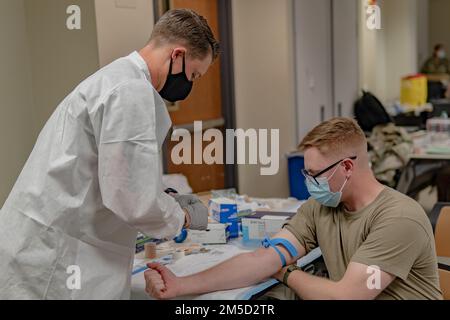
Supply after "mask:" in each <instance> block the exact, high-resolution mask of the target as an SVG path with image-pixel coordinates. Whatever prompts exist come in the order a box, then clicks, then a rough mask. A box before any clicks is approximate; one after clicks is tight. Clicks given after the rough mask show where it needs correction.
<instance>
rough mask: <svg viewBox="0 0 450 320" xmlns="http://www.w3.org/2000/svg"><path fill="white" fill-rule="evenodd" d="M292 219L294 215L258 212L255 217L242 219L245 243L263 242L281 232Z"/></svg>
mask: <svg viewBox="0 0 450 320" xmlns="http://www.w3.org/2000/svg"><path fill="white" fill-rule="evenodd" d="M291 218H292V214H290V213H286V214H285V215H284V214H282V213H272V212H258V213H257V214H255V215H253V216H248V217H243V218H242V233H243V237H244V241H249V240H262V239H264V238H265V237H272V236H273V235H275V234H276V233H278V232H280V231H281V229H282V228H283V225H284V224H286V223H287V222H288V220H289V219H291Z"/></svg>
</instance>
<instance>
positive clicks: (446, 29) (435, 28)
mask: <svg viewBox="0 0 450 320" xmlns="http://www.w3.org/2000/svg"><path fill="white" fill-rule="evenodd" d="M429 10H430V11H429V13H430V21H429V23H430V24H429V28H430V29H429V32H430V33H429V38H430V45H429V50H430V51H429V55H431V52H432V48H433V46H434V45H436V44H438V43H443V44H444V45H445V47H446V48H447V54H448V53H450V19H449V16H450V1H448V0H429Z"/></svg>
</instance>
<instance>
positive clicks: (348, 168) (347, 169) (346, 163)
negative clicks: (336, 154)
mask: <svg viewBox="0 0 450 320" xmlns="http://www.w3.org/2000/svg"><path fill="white" fill-rule="evenodd" d="M343 164H344V168H345V172H346V177H347V178H350V175H349V173H351V172H352V171H353V168H354V163H353V161H352V160H351V159H347V160H345V161H344V162H343Z"/></svg>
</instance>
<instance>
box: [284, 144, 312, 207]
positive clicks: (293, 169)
mask: <svg viewBox="0 0 450 320" xmlns="http://www.w3.org/2000/svg"><path fill="white" fill-rule="evenodd" d="M304 168H305V159H304V157H303V154H302V153H299V152H296V153H291V154H289V155H288V170H289V189H290V194H291V197H294V198H297V199H298V200H308V199H309V197H310V194H309V192H308V189H307V188H306V184H305V177H304V176H303V174H302V171H301V170H302V169H304Z"/></svg>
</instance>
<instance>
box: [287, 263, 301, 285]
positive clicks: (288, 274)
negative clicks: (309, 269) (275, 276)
mask: <svg viewBox="0 0 450 320" xmlns="http://www.w3.org/2000/svg"><path fill="white" fill-rule="evenodd" d="M295 270H300V268H299V267H297V266H296V265H294V264H291V265H290V266H289V267H288V268H287V269H286V272H285V273H284V275H283V283H284V284H285V285H286V286H288V283H287V281H288V278H289V276H290V274H291V272H292V271H295Z"/></svg>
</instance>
